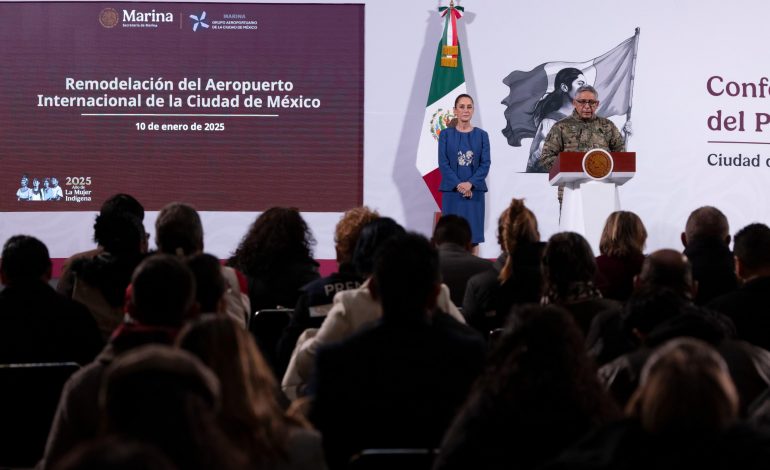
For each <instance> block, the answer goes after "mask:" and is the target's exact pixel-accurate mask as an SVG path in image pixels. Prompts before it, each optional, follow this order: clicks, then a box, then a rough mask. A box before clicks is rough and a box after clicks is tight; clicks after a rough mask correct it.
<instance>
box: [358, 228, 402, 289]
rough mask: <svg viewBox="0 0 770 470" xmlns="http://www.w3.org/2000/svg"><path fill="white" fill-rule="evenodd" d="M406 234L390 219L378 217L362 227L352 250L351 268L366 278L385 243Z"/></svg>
mask: <svg viewBox="0 0 770 470" xmlns="http://www.w3.org/2000/svg"><path fill="white" fill-rule="evenodd" d="M404 233H406V230H404V227H402V226H400V225H399V224H398V222H396V221H395V220H393V219H391V218H390V217H380V218H378V219H376V220H373V221H371V222H369V223H368V224H366V225H364V226H363V228H362V229H361V235H360V236H359V237H358V242H357V243H356V248H355V250H353V267H354V268H355V269H356V271H357V272H358V274H360V275H361V276H363V277H368V276H370V275H371V274H372V271H373V270H374V258H375V255H376V254H377V250H379V249H380V248H381V247H382V246H383V245H384V244H385V242H386V241H388V240H389V239H391V238H392V237H395V236H397V235H403V234H404Z"/></svg>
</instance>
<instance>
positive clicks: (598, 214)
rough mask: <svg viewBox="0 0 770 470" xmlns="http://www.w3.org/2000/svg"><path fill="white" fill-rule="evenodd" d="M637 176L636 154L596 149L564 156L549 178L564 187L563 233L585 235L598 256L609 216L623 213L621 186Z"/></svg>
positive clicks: (562, 207) (561, 155) (560, 226)
mask: <svg viewBox="0 0 770 470" xmlns="http://www.w3.org/2000/svg"><path fill="white" fill-rule="evenodd" d="M635 173H636V153H634V152H612V153H610V152H607V151H606V150H601V149H592V150H589V151H587V152H562V153H560V154H559V157H558V158H557V159H556V163H554V165H553V167H552V168H551V171H550V172H549V174H548V181H549V183H550V184H551V185H552V186H562V187H564V199H563V201H562V206H561V214H560V217H559V229H560V230H561V231H570V232H577V233H579V234H581V235H583V236H584V237H585V238H586V240H588V243H589V244H590V245H591V248H592V249H593V250H594V255H596V256H598V255H599V239H600V238H601V235H602V230H603V229H604V223H605V222H606V221H607V216H609V215H610V214H611V213H612V212H614V211H617V210H620V196H619V195H618V186H620V185H622V184H625V183H626V182H627V181H628V180H630V179H631V178H633V177H634V174H635Z"/></svg>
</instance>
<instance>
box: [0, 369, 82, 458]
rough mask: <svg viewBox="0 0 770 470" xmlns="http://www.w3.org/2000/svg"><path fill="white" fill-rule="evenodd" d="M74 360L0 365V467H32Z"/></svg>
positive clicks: (39, 455) (70, 372) (40, 452)
mask: <svg viewBox="0 0 770 470" xmlns="http://www.w3.org/2000/svg"><path fill="white" fill-rule="evenodd" d="M79 368H80V366H79V365H78V364H76V363H74V362H56V363H39V364H0V390H2V399H0V423H1V424H2V425H1V426H0V467H2V468H5V467H33V466H34V465H35V464H36V463H37V461H38V460H40V458H41V457H42V456H43V450H44V449H45V442H46V439H47V438H48V431H49V430H50V428H51V424H52V422H53V416H54V413H55V412H56V406H57V404H58V403H59V395H61V391H62V387H64V383H65V382H66V381H67V379H69V377H70V376H71V375H72V374H73V373H74V372H75V371H77V370H78V369H79Z"/></svg>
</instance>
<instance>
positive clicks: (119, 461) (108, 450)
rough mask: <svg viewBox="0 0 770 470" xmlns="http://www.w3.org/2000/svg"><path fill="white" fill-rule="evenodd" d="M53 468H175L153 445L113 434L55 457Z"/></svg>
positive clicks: (163, 469)
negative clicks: (57, 458)
mask: <svg viewBox="0 0 770 470" xmlns="http://www.w3.org/2000/svg"><path fill="white" fill-rule="evenodd" d="M53 468H54V470H177V468H176V467H175V466H174V464H173V463H171V461H170V460H169V459H168V458H167V457H166V456H165V455H163V453H162V452H161V451H160V450H158V449H157V448H156V447H154V446H152V445H150V444H145V443H140V442H137V441H133V440H129V439H122V438H118V437H116V436H111V437H102V438H97V439H95V440H92V441H86V442H84V443H82V444H80V445H78V446H76V447H75V448H74V449H72V450H71V451H70V452H68V453H67V454H66V455H65V456H64V457H62V458H61V460H59V461H58V462H57V463H56V465H55V466H54V467H53Z"/></svg>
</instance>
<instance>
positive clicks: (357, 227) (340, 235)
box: [334, 206, 380, 264]
mask: <svg viewBox="0 0 770 470" xmlns="http://www.w3.org/2000/svg"><path fill="white" fill-rule="evenodd" d="M379 217H380V214H379V213H377V211H373V210H371V209H369V208H368V207H366V206H361V207H354V208H353V209H350V210H348V211H345V213H344V214H342V218H340V221H339V222H337V226H336V227H335V229H334V248H335V250H336V251H337V262H338V263H340V264H343V263H350V262H351V261H352V260H353V251H354V250H355V248H356V243H357V242H358V238H359V236H360V235H361V229H363V228H364V225H366V224H368V223H369V222H371V221H373V220H375V219H377V218H379Z"/></svg>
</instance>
